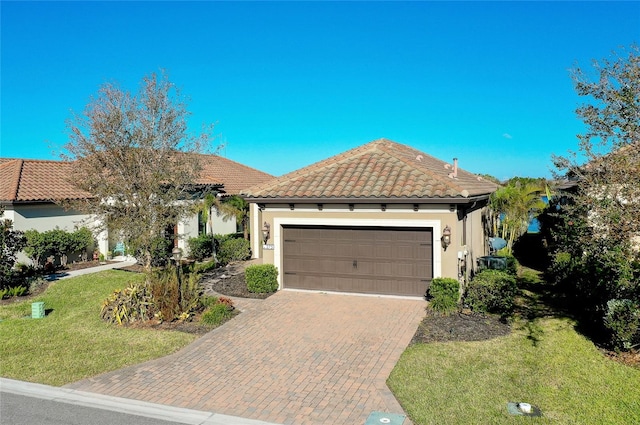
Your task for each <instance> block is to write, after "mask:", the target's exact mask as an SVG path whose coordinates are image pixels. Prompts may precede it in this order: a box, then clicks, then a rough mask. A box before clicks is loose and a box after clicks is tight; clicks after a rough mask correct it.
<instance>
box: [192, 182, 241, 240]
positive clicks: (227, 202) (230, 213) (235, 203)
mask: <svg viewBox="0 0 640 425" xmlns="http://www.w3.org/2000/svg"><path fill="white" fill-rule="evenodd" d="M214 208H215V209H216V210H217V211H218V212H219V213H220V214H221V215H222V217H223V219H225V220H227V219H229V218H231V217H235V219H236V223H238V224H240V225H241V226H242V228H243V231H244V238H245V239H249V226H248V224H249V204H248V203H247V201H245V200H244V199H242V198H241V197H239V196H237V195H233V196H231V197H229V198H226V199H224V200H220V199H219V198H218V197H217V196H216V195H213V194H212V193H207V194H206V195H205V197H204V199H203V200H202V203H201V204H200V211H201V212H202V216H203V219H204V220H205V221H206V223H207V224H206V226H207V234H211V233H213V218H212V216H213V214H212V213H213V209H214Z"/></svg>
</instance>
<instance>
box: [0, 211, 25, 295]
mask: <svg viewBox="0 0 640 425" xmlns="http://www.w3.org/2000/svg"><path fill="white" fill-rule="evenodd" d="M3 214H4V208H3V207H0V216H2V215H3ZM12 229H13V223H12V222H11V220H9V219H0V289H2V288H4V287H6V286H8V285H9V284H10V283H11V281H12V279H13V266H14V265H15V263H16V255H17V253H18V252H20V251H21V250H22V248H24V246H25V244H26V238H25V236H24V234H23V233H22V232H20V231H17V230H12Z"/></svg>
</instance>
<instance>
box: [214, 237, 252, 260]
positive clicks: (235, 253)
mask: <svg viewBox="0 0 640 425" xmlns="http://www.w3.org/2000/svg"><path fill="white" fill-rule="evenodd" d="M250 256H251V245H250V243H249V241H248V240H246V239H238V238H228V239H223V241H222V242H221V243H220V249H219V250H218V261H219V262H220V263H221V264H228V263H230V262H232V261H242V260H246V259H247V258H249V257H250Z"/></svg>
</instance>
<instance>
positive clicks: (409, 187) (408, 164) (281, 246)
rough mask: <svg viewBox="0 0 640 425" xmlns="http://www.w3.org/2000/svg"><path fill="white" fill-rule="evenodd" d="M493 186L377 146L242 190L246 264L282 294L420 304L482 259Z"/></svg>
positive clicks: (453, 167) (385, 144)
mask: <svg viewBox="0 0 640 425" xmlns="http://www.w3.org/2000/svg"><path fill="white" fill-rule="evenodd" d="M497 187H498V186H497V185H496V184H494V183H492V182H490V181H487V180H484V179H483V178H481V177H479V176H477V175H474V174H471V173H469V172H467V171H464V170H462V169H461V168H458V166H457V160H455V159H454V161H453V164H449V163H446V162H443V161H441V160H439V159H436V158H433V157H431V156H429V155H427V154H425V153H423V152H420V151H418V150H415V149H413V148H411V147H409V146H405V145H402V144H398V143H395V142H392V141H390V140H386V139H379V140H375V141H373V142H371V143H368V144H366V145H363V146H360V147H358V148H355V149H352V150H349V151H347V152H344V153H342V154H340V155H337V156H334V157H331V158H329V159H326V160H324V161H321V162H318V163H315V164H313V165H310V166H308V167H305V168H302V169H300V170H297V171H294V172H292V173H289V174H286V175H284V176H282V177H279V178H277V179H274V180H273V181H270V182H267V183H265V184H261V185H259V186H255V187H252V188H250V189H249V190H247V191H246V192H245V194H244V197H245V199H246V200H247V201H249V202H250V203H251V232H252V234H253V235H260V234H261V233H262V234H263V240H262V241H260V240H259V238H253V240H252V252H253V254H254V257H256V258H262V259H263V262H264V263H270V264H275V265H276V266H277V268H278V270H279V276H278V279H279V284H280V288H295V289H309V290H321V291H339V292H356V293H371V294H389V295H407V296H424V295H425V293H426V291H427V289H428V287H429V285H430V283H431V280H432V279H433V278H435V277H440V276H442V277H451V278H456V279H460V280H463V281H464V279H465V278H466V277H468V274H469V273H470V271H471V268H473V266H474V265H475V263H476V259H477V258H478V257H480V256H483V255H486V254H487V253H488V243H487V236H488V235H487V234H486V231H485V229H486V214H488V212H487V203H488V199H489V195H490V194H491V193H492V192H493V191H495V190H496V189H497Z"/></svg>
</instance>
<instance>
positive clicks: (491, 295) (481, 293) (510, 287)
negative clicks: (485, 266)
mask: <svg viewBox="0 0 640 425" xmlns="http://www.w3.org/2000/svg"><path fill="white" fill-rule="evenodd" d="M517 292H518V286H517V285H516V278H515V277H514V276H512V275H511V274H509V273H507V272H504V271H501V270H483V271H482V272H480V273H478V274H477V275H475V276H474V278H473V279H472V280H471V282H469V284H468V287H467V294H466V298H465V301H466V303H467V304H468V305H469V306H470V307H471V309H473V310H475V311H481V312H487V313H497V314H501V315H508V314H510V313H511V312H512V311H513V300H514V298H515V296H516V294H517Z"/></svg>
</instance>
